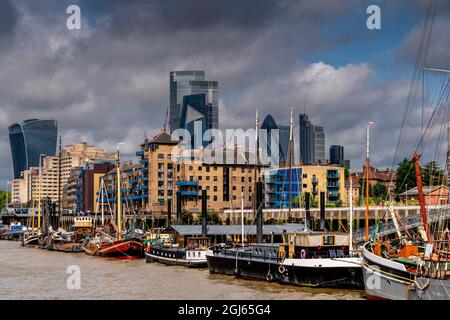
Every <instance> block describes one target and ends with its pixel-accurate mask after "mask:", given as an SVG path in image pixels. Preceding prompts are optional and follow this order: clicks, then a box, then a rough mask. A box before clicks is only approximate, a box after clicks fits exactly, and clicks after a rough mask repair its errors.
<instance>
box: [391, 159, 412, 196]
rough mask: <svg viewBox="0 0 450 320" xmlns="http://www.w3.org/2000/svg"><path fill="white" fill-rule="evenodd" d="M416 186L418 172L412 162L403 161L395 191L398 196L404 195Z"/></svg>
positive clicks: (400, 164) (399, 167) (398, 171)
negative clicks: (407, 190)
mask: <svg viewBox="0 0 450 320" xmlns="http://www.w3.org/2000/svg"><path fill="white" fill-rule="evenodd" d="M415 186H416V171H415V168H414V163H413V162H412V160H408V159H406V158H405V159H403V161H402V162H400V163H399V164H398V168H397V181H396V182H395V191H396V193H397V194H400V193H403V192H405V191H406V187H408V189H411V188H414V187H415Z"/></svg>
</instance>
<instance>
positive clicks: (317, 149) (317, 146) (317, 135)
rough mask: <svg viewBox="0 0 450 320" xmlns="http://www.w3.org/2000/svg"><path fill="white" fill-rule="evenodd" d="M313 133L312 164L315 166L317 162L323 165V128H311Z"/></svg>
mask: <svg viewBox="0 0 450 320" xmlns="http://www.w3.org/2000/svg"><path fill="white" fill-rule="evenodd" d="M313 133H314V153H313V161H312V162H313V164H317V163H318V162H319V161H320V163H321V164H325V132H324V131H323V127H319V126H313Z"/></svg>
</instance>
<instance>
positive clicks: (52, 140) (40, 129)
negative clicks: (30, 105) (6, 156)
mask: <svg viewBox="0 0 450 320" xmlns="http://www.w3.org/2000/svg"><path fill="white" fill-rule="evenodd" d="M8 130H9V142H10V145H11V154H12V162H13V170H14V179H19V178H20V173H21V172H22V171H24V170H27V169H28V168H30V167H37V166H39V155H40V154H45V155H48V156H54V155H55V154H56V143H57V136H58V125H57V122H56V120H39V119H29V120H25V121H23V122H18V123H14V124H12V125H11V126H9V128H8Z"/></svg>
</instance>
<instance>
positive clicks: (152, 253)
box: [145, 190, 210, 268]
mask: <svg viewBox="0 0 450 320" xmlns="http://www.w3.org/2000/svg"><path fill="white" fill-rule="evenodd" d="M206 198H207V195H206V190H202V236H201V237H187V238H186V239H184V238H180V239H178V241H176V242H177V243H175V244H174V243H172V242H173V241H172V240H171V241H170V243H168V244H167V243H156V244H153V245H151V244H150V243H148V245H147V248H146V250H145V261H146V262H160V263H163V264H166V265H180V266H185V267H189V268H203V267H206V266H207V263H206V255H205V254H206V251H207V250H208V247H209V245H210V243H209V238H208V237H207V228H206V213H207V205H206ZM169 210H170V209H169ZM177 212H181V200H180V197H177ZM169 216H170V215H169ZM168 220H169V221H170V217H169V219H168Z"/></svg>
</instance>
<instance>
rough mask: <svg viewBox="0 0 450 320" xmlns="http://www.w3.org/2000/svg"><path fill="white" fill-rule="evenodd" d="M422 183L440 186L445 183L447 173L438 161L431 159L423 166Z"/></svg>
mask: <svg viewBox="0 0 450 320" xmlns="http://www.w3.org/2000/svg"><path fill="white" fill-rule="evenodd" d="M422 184H423V185H424V186H439V185H441V184H445V174H444V170H442V169H441V168H440V166H439V163H437V162H436V161H430V162H428V163H427V164H425V166H424V167H423V168H422Z"/></svg>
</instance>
